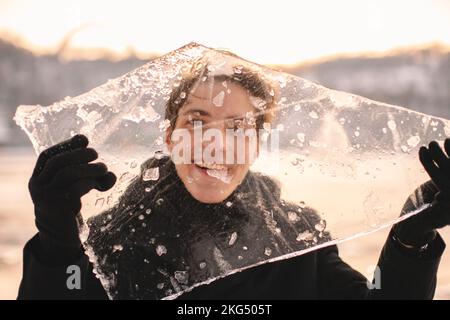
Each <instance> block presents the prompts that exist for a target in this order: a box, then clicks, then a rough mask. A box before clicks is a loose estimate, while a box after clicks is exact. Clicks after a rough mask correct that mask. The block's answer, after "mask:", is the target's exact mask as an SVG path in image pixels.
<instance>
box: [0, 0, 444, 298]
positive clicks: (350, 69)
mask: <svg viewBox="0 0 450 320" xmlns="http://www.w3.org/2000/svg"><path fill="white" fill-rule="evenodd" d="M191 41H195V42H198V43H201V44H203V45H206V46H209V47H215V48H225V49H229V50H231V51H233V52H235V53H237V54H238V55H240V56H242V57H243V58H246V59H248V60H251V61H253V62H257V63H260V64H266V65H270V66H273V67H275V68H277V69H279V70H283V71H286V72H289V73H291V74H295V75H298V76H300V77H303V78H306V79H308V80H311V81H313V82H316V83H319V84H321V85H324V86H326V87H329V88H332V89H337V90H343V91H347V92H351V93H355V94H358V95H362V96H365V97H368V98H370V99H374V100H378V101H382V102H387V103H391V104H395V105H400V106H404V107H407V108H410V109H412V110H416V111H420V112H423V113H427V114H430V115H433V116H439V117H443V118H446V119H450V0H428V1H425V0H423V1H420V0H417V1H416V0H410V1H406V0H405V1H400V0H398V1H391V0H377V1H361V0H341V1H331V0H330V1H325V0H315V1H298V0H297V1H290V0H277V1H262V0H255V1H237V0H228V1H206V0H204V1H201V0H190V1H175V0H164V1H137V0H136V1H135V0H127V1H114V2H112V1H93V0H90V1H88V0H78V1H61V0H59V1H57V0H54V1H52V0H40V1H32V0H0V199H1V202H0V299H14V298H15V297H16V295H17V289H18V285H19V282H20V278H21V274H22V269H21V267H22V248H23V246H24V244H25V242H26V241H27V240H28V239H29V238H31V237H32V236H33V234H34V233H35V232H36V230H35V227H34V220H33V207H32V203H31V200H30V198H29V195H28V191H27V182H28V179H29V176H30V174H31V171H32V169H33V166H34V161H35V159H36V155H35V154H34V152H33V150H32V148H31V144H30V142H29V141H28V138H27V137H26V136H25V134H24V133H23V132H22V131H21V130H20V129H19V128H18V127H17V126H16V125H15V123H14V122H13V120H12V118H13V116H14V113H15V110H16V108H17V106H19V105H22V104H33V105H34V104H41V105H49V104H51V103H53V102H56V101H58V100H60V99H62V98H64V97H66V96H76V95H78V94H81V93H83V92H85V91H87V90H89V89H92V88H94V87H96V86H98V85H100V84H102V83H104V82H106V81H107V80H108V79H111V78H115V77H117V76H120V75H122V74H124V73H126V72H128V71H130V70H132V69H134V68H136V67H138V66H141V65H143V64H144V63H145V62H146V61H148V60H149V59H152V58H155V57H158V56H159V55H161V54H164V53H167V52H169V51H171V50H174V49H176V48H178V47H180V46H182V45H185V44H187V43H188V42H191ZM415 187H416V186H411V191H412V190H413V189H414V188H415ZM387 232H388V230H382V231H379V232H376V233H374V234H371V235H368V236H365V237H363V238H360V239H357V240H352V241H348V242H345V243H342V244H340V245H339V248H340V251H341V256H342V257H343V258H344V259H345V260H346V261H347V262H348V263H349V264H350V265H352V266H353V267H354V268H356V269H357V270H359V271H360V272H361V273H363V274H365V275H366V276H368V277H370V272H371V271H373V268H374V265H376V263H377V259H378V255H379V253H380V250H381V248H382V246H383V244H384V241H385V239H386V235H387ZM441 233H442V235H443V237H444V239H445V240H446V241H447V242H448V243H450V230H449V228H447V229H445V230H443V231H442V232H441ZM435 298H437V299H450V250H449V249H447V252H446V253H445V255H444V257H443V258H442V261H441V267H440V270H439V274H438V287H437V292H436V297H435Z"/></svg>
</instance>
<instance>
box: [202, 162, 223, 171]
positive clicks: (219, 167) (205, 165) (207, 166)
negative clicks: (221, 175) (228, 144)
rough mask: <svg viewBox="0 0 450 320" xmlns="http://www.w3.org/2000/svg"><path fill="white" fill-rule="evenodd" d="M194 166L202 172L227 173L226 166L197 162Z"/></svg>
mask: <svg viewBox="0 0 450 320" xmlns="http://www.w3.org/2000/svg"><path fill="white" fill-rule="evenodd" d="M195 165H196V166H197V167H199V168H200V169H204V170H217V171H228V168H227V167H226V166H224V165H222V164H217V163H206V162H198V163H195Z"/></svg>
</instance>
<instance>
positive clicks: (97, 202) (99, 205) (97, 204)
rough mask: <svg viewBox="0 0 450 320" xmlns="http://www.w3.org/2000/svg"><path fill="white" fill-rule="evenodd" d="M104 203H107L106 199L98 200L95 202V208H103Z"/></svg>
mask: <svg viewBox="0 0 450 320" xmlns="http://www.w3.org/2000/svg"><path fill="white" fill-rule="evenodd" d="M104 202H105V199H104V198H98V199H97V200H95V206H96V207H102V206H103V203H104Z"/></svg>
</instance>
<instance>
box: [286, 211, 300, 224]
mask: <svg viewBox="0 0 450 320" xmlns="http://www.w3.org/2000/svg"><path fill="white" fill-rule="evenodd" d="M288 219H289V221H291V222H297V221H298V215H297V213H295V212H293V211H289V212H288Z"/></svg>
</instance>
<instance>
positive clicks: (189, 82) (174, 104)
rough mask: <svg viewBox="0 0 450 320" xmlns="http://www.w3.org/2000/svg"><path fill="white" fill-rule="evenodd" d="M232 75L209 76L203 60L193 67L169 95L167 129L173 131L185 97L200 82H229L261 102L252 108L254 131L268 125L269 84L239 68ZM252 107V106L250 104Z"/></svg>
mask: <svg viewBox="0 0 450 320" xmlns="http://www.w3.org/2000/svg"><path fill="white" fill-rule="evenodd" d="M221 53H222V54H224V55H228V56H231V57H237V56H236V55H235V54H233V53H230V52H224V51H221ZM234 70H235V72H234V73H233V74H214V75H210V73H211V72H210V71H209V64H208V63H207V62H205V61H203V60H200V61H198V62H197V63H195V64H194V65H193V67H192V69H191V71H190V72H189V73H188V75H187V76H184V77H183V78H182V80H181V81H180V82H179V84H178V86H176V87H175V88H174V89H173V90H172V93H171V95H170V98H169V100H168V102H167V105H166V111H165V119H166V120H169V121H170V128H172V129H173V128H175V124H176V121H177V118H178V111H179V110H180V108H181V107H182V106H183V105H184V104H185V103H186V101H187V99H188V97H189V94H190V93H191V92H192V91H193V90H195V86H196V85H197V84H198V83H200V82H206V81H207V80H208V79H210V80H211V78H212V80H214V81H217V82H223V81H230V82H231V83H234V84H238V85H240V86H241V87H242V88H244V89H245V90H246V91H247V92H248V94H249V95H250V96H251V97H253V98H257V99H261V102H262V103H261V104H260V105H259V106H255V109H256V110H257V111H258V112H257V113H256V119H255V120H256V121H255V122H256V129H261V128H262V127H263V124H264V123H265V122H268V123H270V122H271V121H272V119H273V116H274V105H275V101H276V98H275V90H274V88H273V87H272V86H271V85H270V82H269V81H266V80H264V79H263V78H262V77H260V76H259V74H258V73H257V72H256V71H253V70H251V69H249V68H246V67H244V66H242V65H236V66H235V67H234ZM253 104H254V103H253Z"/></svg>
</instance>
